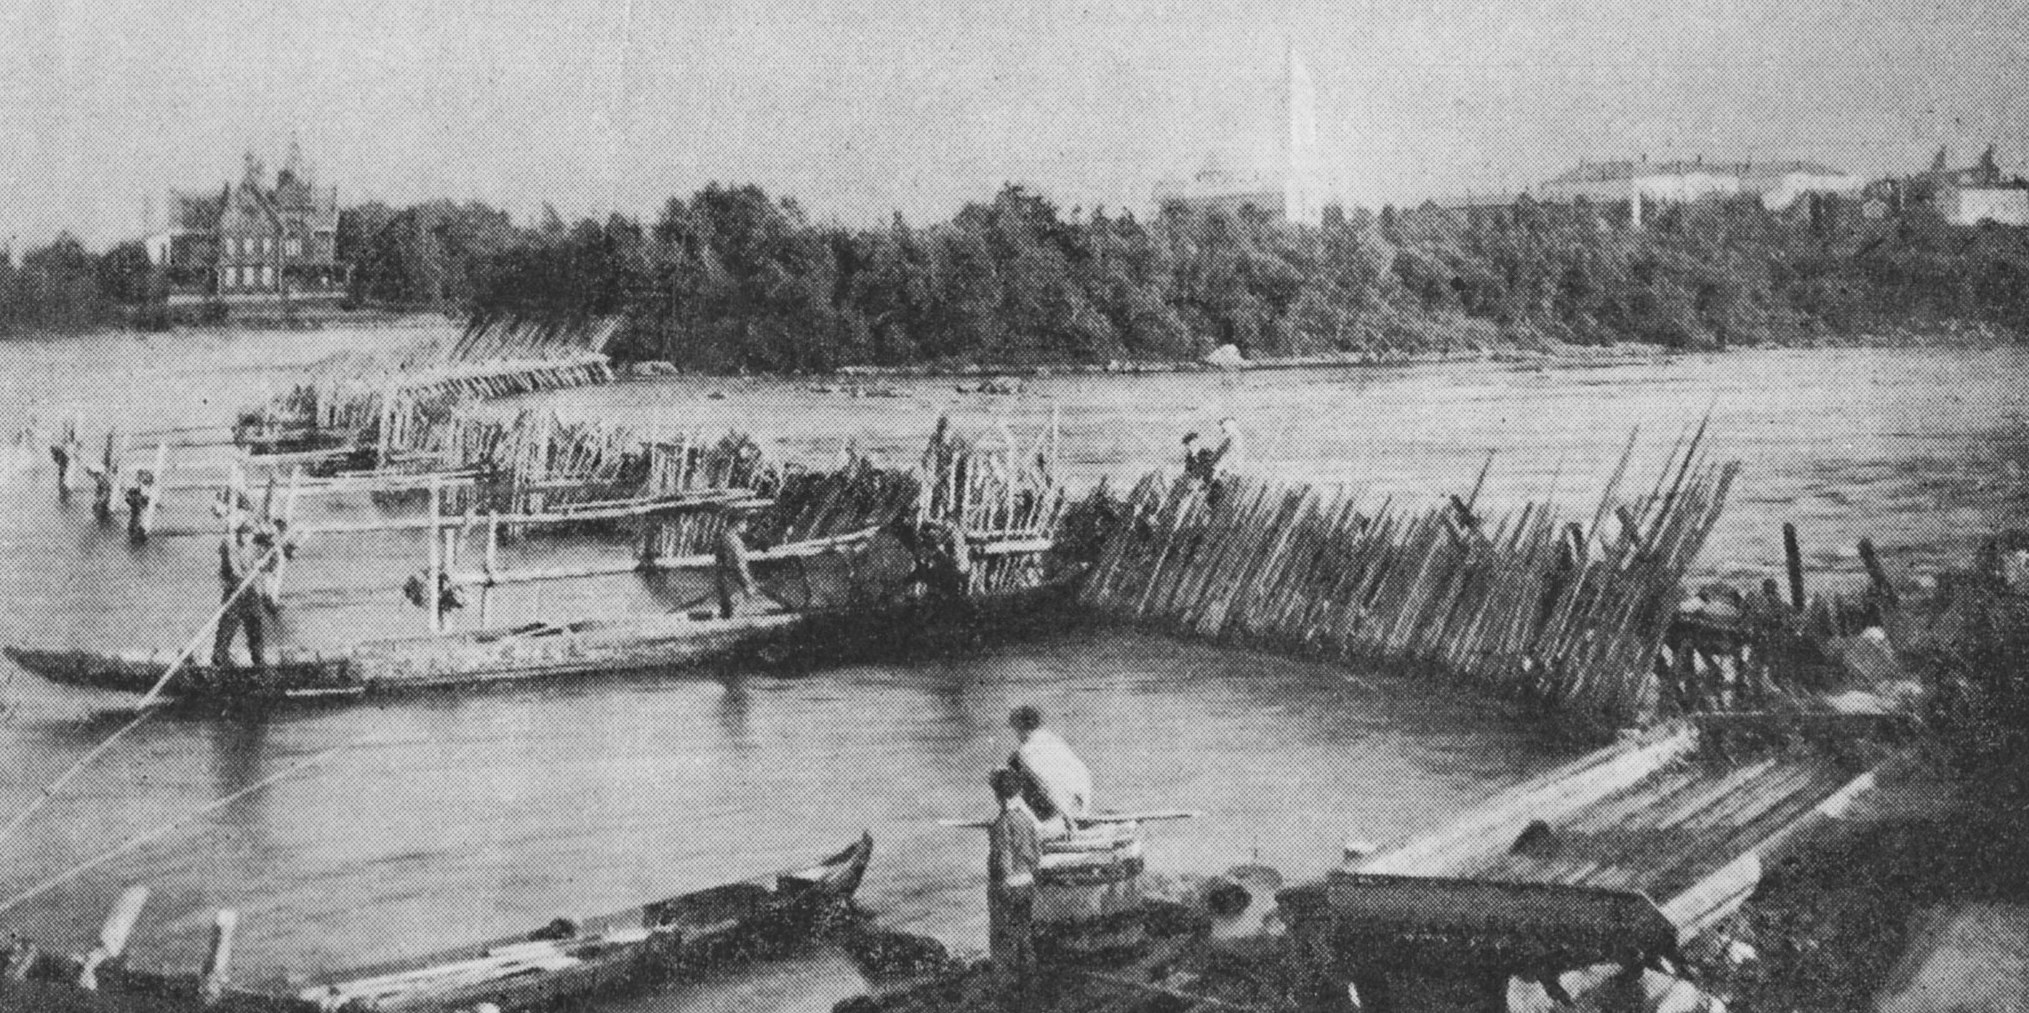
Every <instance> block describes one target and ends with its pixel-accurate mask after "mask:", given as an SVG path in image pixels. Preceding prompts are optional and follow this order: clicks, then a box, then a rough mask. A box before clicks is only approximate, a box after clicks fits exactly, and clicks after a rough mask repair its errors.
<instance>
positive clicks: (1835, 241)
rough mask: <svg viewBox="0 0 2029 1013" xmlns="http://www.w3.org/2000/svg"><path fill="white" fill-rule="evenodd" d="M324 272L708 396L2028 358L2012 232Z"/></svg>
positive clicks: (776, 224)
mask: <svg viewBox="0 0 2029 1013" xmlns="http://www.w3.org/2000/svg"><path fill="white" fill-rule="evenodd" d="M338 246H339V255H340V257H341V259H343V260H345V261H346V262H347V263H349V264H351V265H352V271H353V274H352V296H353V299H354V301H355V302H357V303H360V304H367V305H378V306H394V307H404V308H433V309H440V310H444V311H447V312H470V313H472V314H475V315H477V316H480V317H487V316H495V315H516V316H530V317H546V318H554V319H570V318H576V317H583V316H586V315H619V316H622V317H624V318H625V321H626V323H625V326H624V327H623V329H622V331H621V337H620V345H619V347H618V349H617V351H618V352H619V354H620V355H622V356H623V357H625V358H633V359H663V360H668V361H671V362H675V363H678V364H680V365H683V366H687V367H693V368H700V369H709V370H742V369H744V370H764V371H792V370H815V369H827V368H834V367H838V366H842V365H851V364H871V365H904V364H914V363H925V362H930V363H936V362H944V363H954V362H968V361H986V362H996V363H1006V364H1045V363H1056V362H1104V361H1108V360H1113V359H1177V358H1195V357H1198V356H1201V355H1204V354H1205V353H1207V352H1209V351H1210V350H1211V349H1213V348H1215V347H1217V346H1218V345H1221V344H1227V343H1232V344H1235V345H1238V346H1239V347H1240V348H1241V350H1242V351H1244V352H1245V353H1247V354H1248V355H1250V356H1257V357H1258V356H1265V355H1305V354H1319V353H1362V352H1374V353H1389V352H1411V353H1413V352H1420V351H1428V350H1436V349H1442V348H1457V347H1487V346H1494V345H1504V344H1514V345H1527V346H1537V347H1541V346H1547V345H1549V344H1551V343H1577V344H1607V343H1612V342H1616V341H1643V342H1653V343H1657V344H1661V345H1665V346H1669V347H1672V348H1680V349H1699V348H1715V347H1725V346H1728V345H1739V344H1755V343H1762V342H1769V341H1791V340H1800V339H1812V338H1818V337H1838V336H1855V337H1858V336H1864V335H1866V334H1868V333H1871V332H1873V331H1876V330H1879V329H1883V328H1892V327H1897V326H1902V325H1909V324H1918V325H1921V324H1927V323H1930V322H1934V321H1943V320H1969V321H1984V322H1989V323H1993V324H1996V325H1999V326H2001V327H2003V328H2005V329H2008V330H2010V331H2013V332H2015V333H2017V334H2022V333H2029V230H2025V229H2020V228H2004V227H1997V226H1983V227H1979V228H1963V227H1955V226H1951V225H1949V224H1947V223H1945V222H1944V221H1943V220H1942V219H1940V218H1938V217H1937V216H1936V215H1935V214H1933V213H1931V212H1930V211H1928V210H1927V209H1925V208H1923V207H1922V206H1913V207H1912V208H1911V209H1910V210H1909V211H1907V212H1904V213H1901V214H1897V215H1893V216H1890V217H1886V218H1880V219H1876V218H1868V217H1866V216H1864V215H1862V214H1861V213H1860V209H1859V207H1858V206H1857V205H1856V204H1855V203H1854V202H1852V201H1845V200H1839V199H1836V198H1828V199H1821V200H1813V201H1808V202H1803V203H1800V204H1799V205H1798V207H1797V208H1796V209H1795V210H1793V211H1787V212H1770V211H1767V210H1764V209H1763V208H1762V207H1761V206H1760V205H1759V204H1758V203H1756V202H1754V201H1752V200H1743V201H1715V202H1700V203H1697V204H1691V205H1679V206H1665V207H1662V208H1658V209H1653V213H1652V214H1651V216H1650V218H1649V220H1648V222H1647V223H1646V224H1645V226H1644V227H1643V228H1640V229H1630V228H1628V227H1627V225H1626V224H1625V210H1624V209H1611V208H1604V207H1602V208H1593V207H1590V206H1587V205H1585V204H1583V203H1582V202H1581V203H1580V204H1578V205H1577V206H1558V205H1541V204H1536V203H1533V202H1530V201H1528V200H1526V199H1524V200H1522V201H1519V202H1517V203H1516V204H1514V205H1511V206H1503V207H1490V208H1475V209H1471V210H1455V209H1441V208H1438V207H1435V206H1433V205H1428V204H1426V205H1424V206H1422V207H1418V208H1406V209H1397V208H1383V209H1381V211H1380V212H1379V213H1370V212H1368V211H1366V210H1363V209H1353V210H1350V211H1341V210H1339V209H1336V208H1334V209H1330V211H1329V212H1328V213H1327V214H1326V216H1325V219H1324V221H1323V223H1322V224H1320V225H1319V226H1316V227H1306V226H1297V225H1290V224H1287V223H1283V222H1278V221H1275V220H1272V219H1270V218H1268V217H1266V216H1262V215H1257V214H1252V213H1246V212H1243V213H1240V214H1237V215H1233V216H1206V215H1180V214H1164V215H1159V216H1157V217H1155V218H1153V219H1150V220H1146V221H1144V220H1142V219H1138V218H1136V217H1135V216H1133V215H1129V214H1121V213H1109V212H1108V211H1106V210H1105V209H1103V208H1099V209H1093V210H1092V211H1090V212H1089V213H1087V212H1085V211H1082V210H1080V209H1076V208H1073V209H1071V210H1070V211H1068V212H1066V211H1064V210H1063V209H1060V208H1058V207H1057V206H1055V205H1054V204H1052V203H1051V202H1050V201H1048V200H1046V199H1044V198H1043V197H1041V196H1039V195H1037V194H1035V193H1032V192H1030V191H1028V190H1026V189H1024V188H1021V187H1018V186H1009V187H1006V188H1004V189H1002V190H1001V191H1000V192H999V193H997V194H995V195H993V197H992V198H991V199H989V200H986V201H984V202H980V203H975V204H971V205H968V206H966V207H965V208H963V209H961V210H960V211H959V212H958V214H956V215H955V216H953V217H952V219H951V220H950V221H948V222H943V223H937V224H932V225H927V226H912V225H910V224H908V223H907V222H904V221H903V220H902V219H901V217H900V216H899V215H897V216H896V217H895V218H894V220H893V221H891V222H890V223H888V224H887V225H886V226H883V227H877V228H868V229H851V228H845V227H842V226H838V225H833V224H822V223H813V222H812V221H810V219H809V218H808V216H807V215H806V214H805V213H804V211H803V209H802V208H801V207H799V206H798V205H797V204H796V202H795V201H793V200H788V199H775V198H771V197H770V196H768V195H767V194H765V193H763V192H762V191H761V190H759V189H758V188H756V187H752V186H720V185H713V186H710V187H707V188H705V189H704V190H702V191H700V192H698V193H696V194H694V195H692V196H691V197H689V198H672V199H671V200H670V201H669V202H668V203H667V204H666V205H665V206H664V207H663V208H662V210H661V212H660V214H659V215H657V216H655V218H654V220H652V221H647V222H637V221H635V220H632V219H629V218H627V217H624V216H620V215H614V216H612V217H610V218H608V219H606V220H605V221H603V222H600V221H594V220H584V221H579V222H577V223H575V224H572V223H567V222H565V221H564V220H563V219H562V218H561V216H559V215H557V214H556V213H555V211H553V210H550V209H547V208H546V209H545V211H544V213H543V214H542V215H541V216H540V217H539V218H538V220H537V221H536V222H534V223H533V224H531V225H529V226H527V227H517V226H515V225H514V224H513V223H512V222H511V221H510V220H509V218H508V216H507V215H506V214H505V213H504V212H501V211H499V210H496V209H493V208H489V207H487V206H485V205H483V204H478V203H466V204H457V203H453V202H450V201H432V202H429V203H425V204H420V205H417V206H414V207H411V208H406V209H396V208H391V207H388V206H385V205H381V204H366V205H361V206H358V207H353V208H349V209H347V210H346V211H345V212H344V213H343V215H342V216H341V218H340V223H339V236H338ZM161 284H162V279H161V278H159V277H156V276H154V275H152V274H151V273H149V272H148V271H147V270H146V258H145V257H143V256H141V251H140V250H139V249H138V248H137V247H133V246H131V245H129V246H122V247H118V248H115V249H114V250H112V251H109V252H108V253H107V254H106V255H105V256H103V257H98V258H94V257H93V256H92V255H91V254H89V253H87V252H86V251H85V250H84V249H83V248H82V247H81V246H79V245H78V244H77V242H76V241H75V240H71V239H68V238H65V239H60V240H59V241H58V242H56V243H53V244H51V245H50V246H48V247H46V248H43V249H41V250H37V251H33V252H32V253H30V254H28V255H27V256H25V257H23V258H22V264H21V267H20V269H19V270H15V269H11V268H0V332H9V333H19V332H22V331H26V330H36V329H62V328H77V327H87V326H97V325H100V324H102V323H104V322H105V321H106V320H108V319H109V318H111V317H112V316H113V315H114V313H115V310H116V304H117V303H118V302H135V301H139V300H140V299H141V296H142V295H143V293H145V292H148V291H152V289H150V286H151V285H152V286H155V287H156V288H159V286H160V285H161Z"/></svg>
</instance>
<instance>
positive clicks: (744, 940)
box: [0, 836, 873, 1013]
mask: <svg viewBox="0 0 2029 1013" xmlns="http://www.w3.org/2000/svg"><path fill="white" fill-rule="evenodd" d="M872 853H873V839H872V838H871V837H870V836H862V837H861V838H860V839H859V840H858V841H857V842H855V843H854V844H852V846H850V847H848V848H846V849H845V850H843V851H840V852H839V853H837V854H835V855H832V856H830V857H828V858H825V859H823V860H821V861H819V862H817V863H815V864H813V865H811V866H809V867H807V868H801V869H794V870H790V871H786V872H781V873H776V874H773V875H769V876H762V877H759V878H756V879H752V880H748V881H745V882H740V883H732V884H728V885H726V886H718V887H712V888H710V889H706V890H700V891H698V892H695V893H689V894H683V895H681V896H677V897H671V898H669V899H667V900H661V901H656V902H654V903H652V904H646V905H643V906H641V907H638V908H630V909H627V910H625V911H619V912H616V913H614V914H610V915H606V916H603V917H599V918H590V919H586V920H585V921H583V922H573V921H571V920H569V919H563V918H559V919H557V920H555V921H553V922H551V923H550V924H548V925H545V926H542V927H541V928H538V929H535V930H534V931H531V932H528V933H526V934H523V935H517V936H509V937H506V938H503V939H496V940H493V941H491V942H485V943H479V944H475V945H470V946H462V947H458V948H456V949H450V950H444V951H442V952H439V953H433V954H430V955H428V956H422V957H415V958H411V959H407V960H400V961H394V962H390V963H385V964H376V965H370V966H366V967H360V968H355V969H352V970H348V971H344V972H340V973H336V974H331V975H325V976H320V977H319V979H317V980H316V982H315V983H314V984H309V985H302V984H297V985H294V986H288V987H282V986H276V987H273V988H241V987H237V986H230V985H222V983H220V982H218V981H216V979H214V984H213V986H212V987H211V988H210V989H207V988H206V987H205V982H206V976H205V975H190V974H185V975H175V974H167V973H161V972H148V971H138V970H130V969H128V968H125V967H123V966H121V965H120V964H119V963H117V962H113V963H109V964H106V965H104V966H99V967H97V968H96V970H95V971H94V972H93V973H92V975H91V977H93V978H95V979H96V987H95V988H91V989H87V988H82V987H79V985H78V984H77V982H78V980H79V978H80V975H81V974H83V973H84V967H85V966H87V960H88V959H89V958H86V959H64V958H52V957H48V956H37V955H34V954H32V953H31V954H29V955H27V956H26V957H25V958H24V957H23V956H22V953H21V950H20V949H19V948H18V947H17V949H16V951H15V954H14V959H12V960H10V961H9V963H10V965H13V966H16V967H18V968H19V970H18V973H10V974H7V975H0V1009H10V1010H12V1009H20V1010H29V1009H34V1010H51V1011H58V1010H61V1011H73V1010H74V1011H78V1013H111V1011H128V1010H133V1011H140V1010H150V1011H155V1010H160V1011H166V1013H180V1011H183V1010H199V1009H208V1010H231V1011H243V1013H333V1011H337V1010H344V1011H347V1013H378V1011H394V1010H401V1011H405V1013H407V1011H415V1013H432V1011H441V1013H452V1011H464V1010H472V1009H475V1008H480V1007H481V1004H490V1005H492V1006H493V1007H495V1008H498V1009H500V1010H502V1011H503V1013H513V1011H517V1010H539V1009H550V1008H554V1007H557V1006H560V1005H565V1004H573V1005H574V1004H575V1002H577V1001H581V1000H584V999H585V998H587V997H590V996H594V995H598V994H602V993H612V992H619V991H624V990H628V989H632V988H640V987H643V986H646V985H649V984H652V983H654V982H656V981H659V980H667V979H670V978H678V977H681V976H683V975H684V974H685V973H686V972H694V971H697V970H701V969H704V968H708V967H717V966H724V965H726V964H729V963H732V962H735V961H738V960H741V959H744V958H746V957H748V956H753V955H759V954H762V953H765V952H768V951H770V950H775V949H780V948H782V947H785V946H788V945H793V944H795V943H797V942H800V941H802V940H805V939H807V938H809V937H810V936H812V935H813V934H815V933H816V932H818V931H821V930H822V929H823V928H824V926H825V922H826V919H827V918H828V916H830V915H831V914H833V913H835V912H837V911H838V910H840V909H841V908H842V907H843V906H844V905H846V904H847V903H849V902H850V901H851V899H852V896H853V893H854V892H855V891H856V890H858V888H859V884H860V879H861V878H862V877H863V876H864V875H865V873H866V867H867V861H868V859H869V858H870V857H871V855H872ZM134 913H135V914H138V910H136V911H135V912H134ZM124 931H125V930H124V929H123V930H122V931H121V935H124ZM206 991H210V992H211V993H212V995H211V996H209V997H207V996H206V995H205V994H204V993H205V992H206Z"/></svg>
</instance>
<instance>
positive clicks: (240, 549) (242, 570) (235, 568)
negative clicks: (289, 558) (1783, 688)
mask: <svg viewBox="0 0 2029 1013" xmlns="http://www.w3.org/2000/svg"><path fill="white" fill-rule="evenodd" d="M252 529H253V525H252V524H250V523H249V522H248V520H247V518H246V516H245V515H244V514H235V515H234V516H233V519H232V525H231V529H230V530H229V531H227V533H226V536H225V537H224V538H223V539H221V540H220V541H219V543H218V584H219V593H220V596H221V597H220V600H221V602H222V603H223V604H224V606H225V607H224V609H223V610H222V611H221V613H220V614H219V617H218V635H217V637H216V638H214V639H213V640H212V642H211V665H212V667H213V668H216V669H224V668H230V667H232V642H233V638H234V636H236V635H237V634H238V633H239V631H240V630H241V629H242V628H244V629H245V630H246V631H247V656H248V657H249V658H250V659H251V661H252V665H253V667H255V668H265V667H267V659H266V657H265V655H264V654H263V653H262V650H261V646H262V645H261V623H262V621H263V619H264V618H265V617H264V616H262V614H261V611H262V610H261V602H260V595H259V594H258V593H257V592H258V590H259V589H258V588H255V587H253V586H252V585H253V584H254V581H253V580H252V579H251V578H252V577H253V575H254V574H255V572H256V571H257V570H258V569H259V568H260V567H261V566H263V565H265V563H266V560H265V558H263V557H265V556H266V555H267V554H268V553H266V552H263V551H261V550H259V549H256V548H255V547H254V545H253V540H252V538H251V537H250V536H251V534H252Z"/></svg>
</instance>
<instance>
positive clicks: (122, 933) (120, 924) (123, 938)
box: [77, 886, 148, 992]
mask: <svg viewBox="0 0 2029 1013" xmlns="http://www.w3.org/2000/svg"><path fill="white" fill-rule="evenodd" d="M147 903H148V888H147V887H145V886H130V887H128V888H127V891H126V892H125V893H122V894H121V895H120V899H119V900H118V901H116V902H115V903H114V904H113V909H112V910H111V911H108V912H106V922H105V924H104V925H103V926H101V927H100V928H99V944H98V945H97V946H95V947H93V948H92V952H90V953H88V954H86V955H85V958H84V959H83V960H82V961H80V962H79V963H80V968H79V970H78V977H77V987H79V988H81V989H84V990H85V991H87V992H91V991H97V990H98V987H99V979H98V970H99V965H101V964H104V963H105V962H106V961H108V960H117V959H119V956H120V954H121V953H123V952H125V951H126V949H127V937H128V936H130V935H132V934H133V932H134V923H135V922H137V921H140V920H141V908H142V907H143V906H145V905H146V904H147Z"/></svg>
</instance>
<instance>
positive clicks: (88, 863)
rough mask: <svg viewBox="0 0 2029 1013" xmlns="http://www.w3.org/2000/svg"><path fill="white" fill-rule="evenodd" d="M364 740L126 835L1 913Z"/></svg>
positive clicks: (3, 904) (0, 905) (1, 907)
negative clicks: (157, 825)
mask: <svg viewBox="0 0 2029 1013" xmlns="http://www.w3.org/2000/svg"><path fill="white" fill-rule="evenodd" d="M364 741H366V736H363V735H362V736H360V737H359V738H356V739H353V740H351V741H349V742H344V743H340V744H339V745H336V746H333V747H331V748H330V749H327V750H325V751H323V752H321V753H318V754H317V755H316V756H313V757H311V758H309V759H307V760H304V761H303V762H301V763H297V764H293V765H291V766H289V767H288V768H286V769H284V770H281V771H278V772H276V773H274V774H270V775H269V776H267V777H264V778H261V779H260V780H258V781H255V782H254V783H252V784H250V785H247V786H246V787H244V788H241V789H240V790H238V791H236V792H233V793H232V794H230V795H227V796H226V797H224V798H221V799H219V800H218V801H216V802H213V803H211V804H209V805H206V806H204V807H202V808H199V809H196V810H193V811H191V812H190V813H187V814H185V815H183V816H181V817H179V818H177V819H175V820H171V821H170V822H168V823H164V824H163V825H161V826H159V827H156V828H155V829H153V830H150V831H148V832H147V833H145V834H139V835H137V836H134V837H129V838H127V840H126V842H125V843H123V844H121V845H119V846H118V847H114V848H109V849H107V850H105V851H101V852H99V853H98V854H97V855H94V856H92V857H91V858H88V859H85V860H84V861H82V862H79V863H78V864H76V865H74V866H71V868H70V869H69V870H68V871H65V872H60V873H57V874H56V875H54V876H51V877H49V878H48V879H45V880H43V881H42V882H40V883H37V884H35V885H34V886H31V887H29V888H28V889H26V890H23V891H21V892H20V893H18V894H15V895H14V896H12V897H9V898H8V899H7V900H5V901H0V914H5V913H6V912H8V911H11V910H13V909H15V908H17V907H20V906H21V905H23V904H25V903H27V902H29V901H31V900H34V899H35V898H37V897H40V896H42V895H43V894H45V893H48V892H49V891H51V890H54V889H56V888H57V887H59V886H62V885H64V884H65V883H68V882H70V881H71V880H73V879H76V878H78V877H79V876H82V875H84V874H85V873H87V872H90V871H91V870H92V869H95V868H97V867H99V866H101V865H104V864H106V863H107V862H110V861H112V860H113V859H115V858H118V857H120V856H121V855H124V854H126V853H127V852H129V851H133V850H134V849H136V848H139V847H142V846H144V845H147V844H149V843H152V842H154V841H157V840H160V839H162V838H164V837H167V836H169V835H170V834H172V833H175V832H176V831H178V830H181V829H183V828H184V827H186V826H189V825H190V824H192V823H195V822H197V821H198V820H200V819H202V818H204V817H205V816H208V815H210V814H212V813H214V812H217V811H218V810H220V809H223V808H225V807H226V806H229V805H231V804H233V803H234V802H237V801H239V800H240V799H243V798H245V797H247V796H248V795H251V794H253V793H254V792H257V791H260V790H261V789H263V788H266V787H268V786H269V785H272V784H274V783H275V782H277V781H280V780H282V779H284V778H288V777H293V776H295V775H297V774H300V773H302V772H303V771H306V770H309V769H310V768H312V767H315V766H318V765H320V764H322V763H324V762H325V761H327V760H329V759H331V758H332V757H334V756H337V755H338V754H339V753H342V752H344V751H345V750H347V749H351V748H352V747H353V746H356V745H358V744H360V743H361V742H364Z"/></svg>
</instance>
